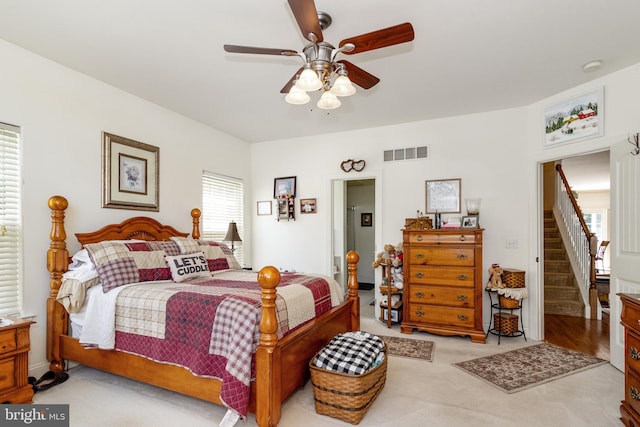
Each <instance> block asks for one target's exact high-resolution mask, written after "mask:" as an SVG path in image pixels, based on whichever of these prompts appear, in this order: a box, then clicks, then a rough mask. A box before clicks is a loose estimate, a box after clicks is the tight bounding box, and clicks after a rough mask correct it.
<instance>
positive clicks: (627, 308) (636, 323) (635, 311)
mask: <svg viewBox="0 0 640 427" xmlns="http://www.w3.org/2000/svg"><path fill="white" fill-rule="evenodd" d="M620 319H621V320H622V323H623V324H624V325H625V326H626V327H628V328H629V329H630V330H635V331H638V332H640V308H638V307H636V306H634V305H629V304H624V305H623V306H622V314H621V315H620Z"/></svg>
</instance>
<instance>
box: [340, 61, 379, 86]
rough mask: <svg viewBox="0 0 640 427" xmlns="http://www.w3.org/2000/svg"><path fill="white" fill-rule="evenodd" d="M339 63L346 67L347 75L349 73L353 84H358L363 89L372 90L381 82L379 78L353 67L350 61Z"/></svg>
mask: <svg viewBox="0 0 640 427" xmlns="http://www.w3.org/2000/svg"><path fill="white" fill-rule="evenodd" d="M338 62H339V63H341V64H343V65H344V68H346V69H347V73H349V80H351V82H352V83H354V84H357V85H358V86H360V87H361V88H363V89H371V88H372V87H374V86H375V85H377V84H378V82H379V81H380V79H379V78H377V77H376V76H374V75H373V74H370V73H368V72H366V71H365V70H363V69H362V68H360V67H357V66H355V65H353V64H352V63H351V62H349V61H338Z"/></svg>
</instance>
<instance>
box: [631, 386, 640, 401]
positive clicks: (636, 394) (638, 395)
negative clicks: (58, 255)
mask: <svg viewBox="0 0 640 427" xmlns="http://www.w3.org/2000/svg"><path fill="white" fill-rule="evenodd" d="M629 393H630V394H631V398H632V399H633V400H640V391H638V389H637V388H635V387H634V386H631V387H629Z"/></svg>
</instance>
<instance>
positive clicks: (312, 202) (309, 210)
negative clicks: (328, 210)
mask: <svg viewBox="0 0 640 427" xmlns="http://www.w3.org/2000/svg"><path fill="white" fill-rule="evenodd" d="M316 212H317V210H316V199H300V213H302V214H314V213H316Z"/></svg>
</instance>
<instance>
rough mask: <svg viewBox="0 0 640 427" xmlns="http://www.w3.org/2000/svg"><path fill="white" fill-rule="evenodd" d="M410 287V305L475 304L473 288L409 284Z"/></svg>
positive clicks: (453, 305) (456, 305)
mask: <svg viewBox="0 0 640 427" xmlns="http://www.w3.org/2000/svg"><path fill="white" fill-rule="evenodd" d="M410 289H411V290H410V291H409V301H410V302H411V304H412V305H413V304H430V305H442V306H448V307H464V308H473V306H474V304H475V299H474V291H473V288H449V287H442V286H416V285H411V288H410Z"/></svg>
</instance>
